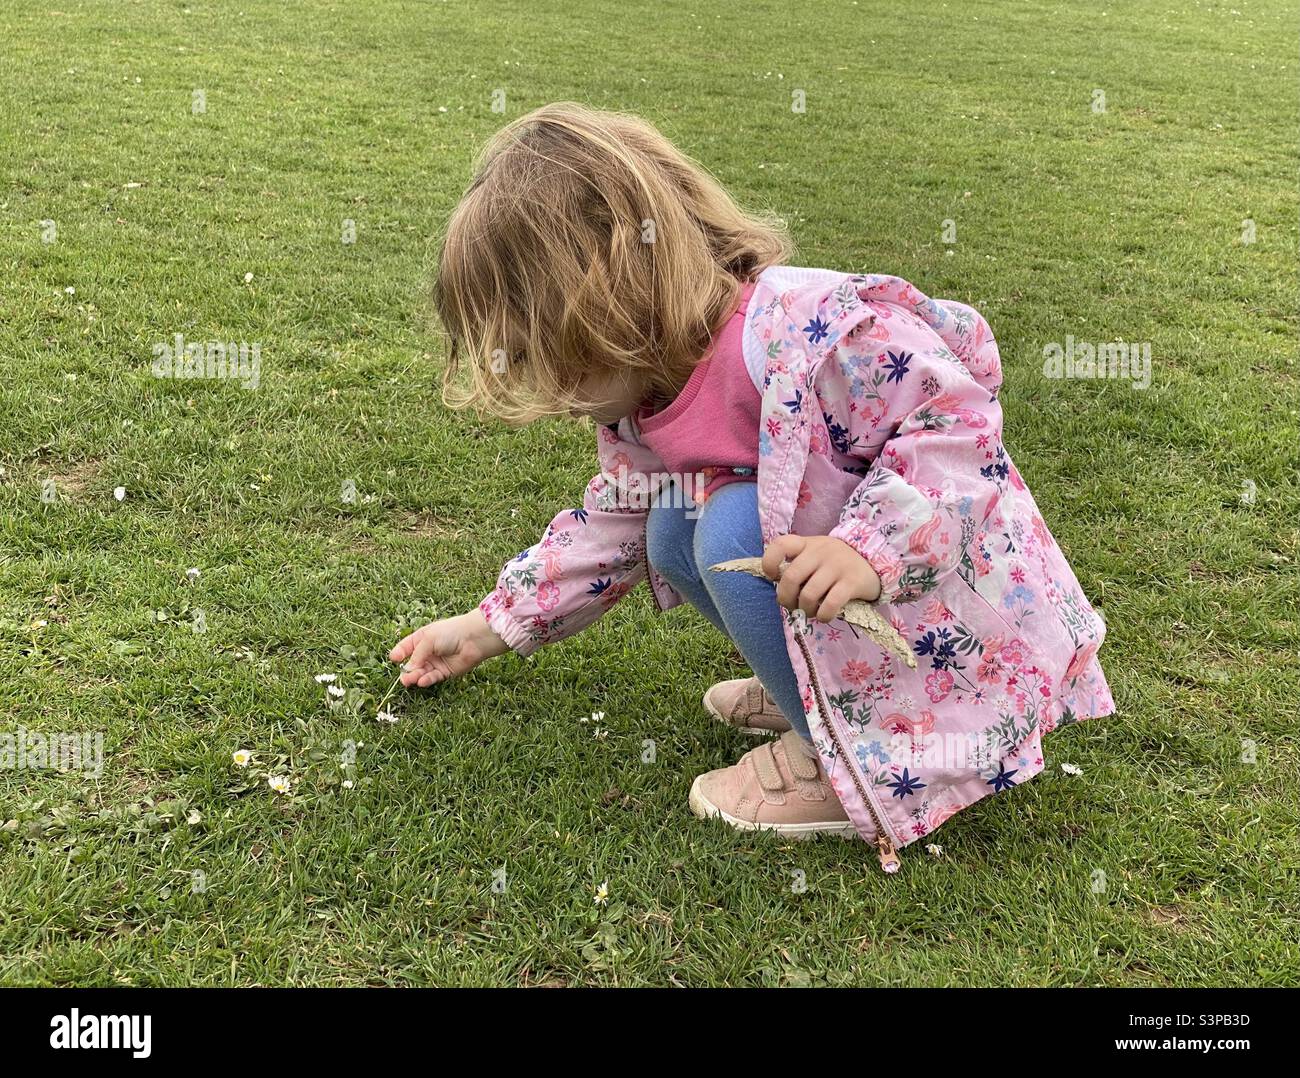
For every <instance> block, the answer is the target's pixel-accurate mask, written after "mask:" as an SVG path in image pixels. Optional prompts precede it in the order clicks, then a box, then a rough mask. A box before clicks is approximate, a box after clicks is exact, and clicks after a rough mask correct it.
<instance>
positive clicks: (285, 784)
mask: <svg viewBox="0 0 1300 1078" xmlns="http://www.w3.org/2000/svg"><path fill="white" fill-rule="evenodd" d="M266 784H267V785H268V786H269V787H271V789H272V790H274V791H275V792H276V793H278V794H287V793H288V792H289V776H288V775H270V776H268V777H267V780H266Z"/></svg>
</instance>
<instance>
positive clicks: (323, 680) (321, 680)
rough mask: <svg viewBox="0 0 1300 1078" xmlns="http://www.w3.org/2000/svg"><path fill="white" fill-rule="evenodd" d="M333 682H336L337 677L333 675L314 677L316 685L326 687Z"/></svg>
mask: <svg viewBox="0 0 1300 1078" xmlns="http://www.w3.org/2000/svg"><path fill="white" fill-rule="evenodd" d="M335 680H337V677H336V675H334V674H317V675H316V684H317V685H328V684H329V683H330V682H331V681H335Z"/></svg>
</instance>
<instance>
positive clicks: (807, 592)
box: [799, 566, 839, 618]
mask: <svg viewBox="0 0 1300 1078" xmlns="http://www.w3.org/2000/svg"><path fill="white" fill-rule="evenodd" d="M838 580H839V577H838V576H837V575H836V572H835V570H834V569H832V568H830V567H829V566H822V567H821V568H819V569H818V570H817V571H816V572H815V573H813V575H812V576H810V577H809V578H808V582H807V583H806V584H804V586H803V589H802V590H801V591H800V592H799V609H800V610H802V611H803V612H804V613H805V614H807V615H808V616H809V617H810V618H811V617H812V616H813V615H815V614H816V613H817V611H818V610H819V609H820V608H821V605H822V602H823V601H824V600H825V598H826V596H827V595H828V594H829V593H830V590H831V588H833V587H834V586H835V584H836V583H837V582H838Z"/></svg>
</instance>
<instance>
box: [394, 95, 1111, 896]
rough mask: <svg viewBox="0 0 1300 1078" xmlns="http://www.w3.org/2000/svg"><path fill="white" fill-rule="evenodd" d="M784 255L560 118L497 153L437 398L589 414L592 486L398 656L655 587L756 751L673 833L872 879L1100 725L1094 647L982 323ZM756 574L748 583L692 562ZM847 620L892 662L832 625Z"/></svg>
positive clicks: (774, 233) (550, 629) (664, 172)
mask: <svg viewBox="0 0 1300 1078" xmlns="http://www.w3.org/2000/svg"><path fill="white" fill-rule="evenodd" d="M790 250H791V248H790V244H789V241H788V238H787V236H786V235H785V233H784V231H783V230H782V228H781V226H780V225H779V224H778V223H775V222H773V221H771V220H768V219H766V218H763V217H758V216H754V215H751V214H747V213H745V212H742V211H741V210H740V209H739V208H738V207H737V206H736V204H735V203H734V202H733V201H732V200H731V198H730V197H729V196H728V195H727V193H726V192H725V191H724V190H723V189H722V188H721V187H720V186H719V185H718V183H717V182H716V181H715V180H714V179H713V178H712V177H711V176H710V175H709V174H708V173H707V172H705V171H704V169H703V168H701V167H700V166H699V165H698V164H696V163H695V162H694V161H692V160H691V159H690V158H688V157H686V156H685V155H683V154H682V153H681V152H680V151H678V150H677V149H676V148H675V147H673V146H672V144H671V143H669V142H668V141H667V140H666V139H664V138H663V137H662V136H661V135H660V134H659V133H658V132H657V131H656V130H655V129H654V128H653V127H652V126H651V125H649V124H648V123H646V122H644V121H642V120H639V119H636V118H633V117H629V116H626V115H622V114H617V113H610V112H601V111H595V110H591V109H587V108H583V107H581V106H578V105H573V104H558V105H549V106H546V107H544V108H540V109H537V110H536V111H534V112H533V113H531V114H529V115H527V116H524V117H523V118H521V119H519V120H517V121H515V122H513V123H511V124H510V125H508V126H507V127H505V128H504V129H503V130H501V131H500V132H499V133H498V134H497V135H496V136H495V137H494V138H493V139H492V140H491V142H490V143H489V145H488V146H487V147H486V149H485V151H484V153H483V154H482V156H481V158H480V160H479V161H478V162H476V169H475V178H474V181H473V183H471V184H470V187H469V190H468V191H467V192H466V194H465V196H464V198H463V199H462V200H461V202H460V205H459V206H457V208H456V210H455V213H454V214H453V215H452V218H451V220H450V222H449V224H448V226H447V231H446V236H445V240H444V242H443V246H442V252H441V259H440V264H439V267H438V272H437V281H436V285H435V300H436V304H437V307H438V312H439V315H440V318H441V321H442V323H443V325H444V327H445V329H446V331H447V334H448V337H449V364H448V368H447V374H446V379H445V381H444V399H445V400H446V402H447V404H448V405H449V406H452V407H463V406H465V405H467V404H473V405H475V406H477V407H480V408H485V409H487V410H489V411H490V412H492V413H494V414H496V415H498V416H500V417H501V418H503V419H505V420H506V421H507V422H509V423H512V424H519V423H525V422H529V421H531V420H534V419H537V418H539V417H542V416H548V415H550V416H564V415H568V416H572V417H584V416H585V417H590V418H592V419H594V420H595V421H596V424H597V428H596V429H597V436H598V437H597V453H598V457H599V461H600V473H599V474H598V475H596V476H595V477H594V478H593V479H592V480H591V482H590V483H589V484H588V485H587V489H586V494H585V497H584V499H583V504H582V508H580V509H571V510H565V511H564V512H561V513H560V514H558V515H557V516H556V517H555V518H554V519H553V520H552V521H551V523H550V526H549V527H548V528H547V530H546V534H545V535H544V536H543V537H542V539H541V540H540V542H538V543H537V544H536V545H535V546H533V547H530V548H529V549H528V550H525V551H523V553H521V554H519V555H518V556H517V557H515V558H514V559H512V560H511V561H510V562H508V563H507V564H506V566H505V567H504V568H503V569H502V571H501V574H500V577H499V578H498V580H497V583H496V587H495V588H494V589H493V591H492V592H491V593H490V594H488V595H487V596H486V597H485V598H484V599H483V601H482V602H481V603H480V604H479V606H478V608H477V609H476V610H473V611H470V612H469V613H466V614H462V615H460V616H458V617H453V618H447V619H444V620H441V621H437V622H433V623H432V624H430V625H426V626H425V627H424V628H422V629H420V630H418V631H417V632H415V633H412V634H411V635H410V636H408V637H407V638H406V639H404V640H402V641H401V642H400V643H399V644H398V645H397V646H396V648H394V649H393V652H392V656H391V657H392V659H393V661H395V662H401V663H404V664H405V671H404V673H403V674H402V678H401V680H402V683H403V684H404V685H409V686H421V687H424V686H428V685H433V684H436V683H438V682H441V681H443V680H445V679H447V678H449V677H454V676H456V675H458V674H462V673H464V672H466V671H468V670H470V669H471V668H473V667H474V666H476V665H477V664H478V663H480V662H482V661H483V660H484V659H487V658H489V657H490V656H493V655H499V654H502V653H504V652H505V651H507V650H510V649H513V650H514V651H516V652H517V653H518V654H520V655H522V656H527V655H529V654H531V653H532V652H533V651H535V650H536V649H537V648H538V647H539V646H540V645H542V644H549V643H553V642H555V641H558V640H562V639H564V638H565V637H569V636H573V635H574V634H575V633H577V632H578V631H579V630H581V629H583V628H585V627H586V626H588V625H590V624H591V623H592V622H593V621H595V620H596V619H597V618H599V617H600V616H601V615H602V614H604V613H605V612H606V611H608V610H609V609H610V607H612V606H613V605H614V604H615V603H616V602H617V601H618V600H619V599H620V598H622V597H623V596H624V595H626V594H627V593H628V592H629V591H630V590H631V589H632V588H633V587H634V586H635V585H636V583H637V582H638V581H640V580H642V579H648V581H649V584H650V588H651V592H652V594H653V596H654V599H655V603H656V607H657V609H658V610H661V611H662V610H666V609H668V608H670V607H672V606H675V605H677V604H679V603H682V602H683V601H685V602H689V603H690V604H691V605H692V606H694V607H695V608H696V609H697V610H698V611H699V612H700V613H701V614H703V615H704V616H705V617H706V618H708V619H709V621H711V622H712V623H713V624H714V625H715V626H717V628H718V630H719V632H721V633H723V634H725V635H726V636H727V637H729V638H730V639H731V640H732V641H733V642H734V643H735V645H736V646H737V647H738V648H739V650H740V652H741V653H742V654H743V655H744V656H745V658H746V660H747V661H748V663H749V664H750V667H751V668H752V670H753V671H754V673H755V674H756V677H753V678H750V679H746V680H739V681H724V682H721V683H720V684H717V685H714V686H713V687H712V688H710V689H709V690H708V692H707V693H706V694H705V695H704V707H705V708H706V709H707V710H708V711H709V712H710V713H711V714H712V715H713V716H715V717H716V718H718V719H721V720H722V721H724V722H728V723H730V724H732V725H734V726H736V727H738V728H740V729H742V730H745V731H747V732H751V733H754V734H756V735H760V736H762V735H776V736H775V737H774V738H772V739H770V740H766V741H764V743H762V744H760V745H759V746H758V747H757V748H755V749H753V750H751V751H750V752H748V753H746V754H745V755H744V756H742V757H741V759H740V760H739V762H738V763H736V764H734V765H732V766H731V767H725V768H721V769H719V770H716V771H710V772H708V773H707V774H704V775H700V776H699V777H698V778H696V779H695V781H694V783H693V785H692V786H691V791H690V797H689V804H690V807H691V810H692V811H693V812H694V813H695V814H696V815H698V816H714V817H720V818H722V819H723V820H725V821H726V822H727V823H729V824H731V825H732V826H733V827H737V828H741V829H759V828H761V829H770V830H775V831H778V832H781V833H783V834H786V835H791V836H801V835H807V834H811V833H814V832H819V831H829V832H836V833H841V834H845V835H861V836H862V837H863V838H864V839H866V840H867V841H869V842H871V843H873V844H874V845H875V846H876V847H877V849H878V851H879V855H880V861H881V865H882V866H883V867H884V869H885V870H886V871H890V872H892V871H896V870H897V868H898V866H899V860H898V850H899V848H901V847H903V846H906V845H907V844H909V843H911V842H913V841H915V840H916V839H918V838H921V837H923V836H926V835H929V834H930V833H931V832H932V831H934V829H935V828H937V827H938V826H939V825H940V824H942V823H943V822H944V821H945V820H946V819H948V818H949V817H950V816H952V815H953V814H954V813H956V812H958V811H960V810H961V809H963V808H965V807H966V806H967V805H970V804H972V803H973V802H975V801H978V800H979V799H981V798H983V797H985V796H986V795H988V794H991V793H997V792H1000V791H1003V790H1007V789H1010V788H1011V787H1013V786H1016V785H1018V784H1020V783H1022V782H1024V781H1025V780H1026V779H1029V778H1032V777H1033V776H1034V775H1036V774H1038V772H1039V771H1041V770H1042V768H1043V750H1042V745H1041V738H1042V735H1043V734H1045V733H1047V732H1049V731H1051V730H1052V729H1054V728H1055V727H1057V726H1061V725H1064V724H1066V723H1072V722H1076V721H1078V720H1080V719H1086V718H1090V717H1093V716H1098V715H1106V714H1109V713H1111V712H1112V711H1113V710H1114V705H1113V703H1112V701H1111V696H1110V693H1109V691H1108V688H1107V685H1106V680H1105V677H1104V676H1103V674H1102V670H1101V667H1100V666H1099V664H1098V662H1097V659H1096V652H1097V648H1098V646H1099V645H1100V644H1101V641H1102V637H1103V635H1104V631H1105V630H1104V626H1103V624H1102V621H1101V619H1100V618H1099V617H1098V616H1097V614H1096V613H1094V611H1093V609H1092V607H1091V606H1090V605H1089V604H1088V601H1087V599H1086V598H1085V597H1084V595H1083V593H1082V591H1081V590H1080V588H1079V584H1078V581H1077V580H1076V579H1075V577H1074V574H1073V573H1072V572H1071V570H1070V567H1069V565H1068V564H1067V562H1066V560H1065V557H1064V555H1063V554H1062V552H1061V549H1060V548H1059V547H1058V546H1057V544H1056V542H1055V540H1054V539H1053V538H1052V535H1051V533H1050V532H1049V531H1048V529H1047V526H1046V525H1045V524H1044V522H1043V519H1042V517H1041V516H1040V515H1039V512H1038V509H1037V507H1036V506H1035V504H1034V500H1033V498H1032V497H1031V496H1030V493H1029V491H1028V489H1027V488H1026V487H1025V484H1024V481H1023V480H1022V479H1021V477H1020V474H1019V473H1018V472H1017V471H1016V468H1015V466H1014V465H1013V464H1012V463H1011V458H1010V457H1009V456H1008V455H1007V452H1006V450H1005V448H1004V447H1003V445H1002V413H1001V409H1000V408H999V405H998V398H997V391H998V387H999V384H1000V382H1001V368H1000V364H999V359H998V350H997V346H996V344H995V343H994V340H993V336H992V334H991V332H990V330H989V327H988V325H987V323H986V322H985V320H984V318H983V317H982V316H981V315H980V314H979V313H978V312H976V311H975V310H973V309H972V308H970V307H968V306H966V305H964V304H961V303H956V302H953V301H951V300H932V299H930V298H928V297H927V296H925V295H923V294H922V293H921V292H919V291H918V290H917V289H916V288H914V287H913V286H912V285H910V284H908V283H907V282H906V281H903V280H900V279H899V278H897V277H886V276H880V275H877V274H866V275H861V274H847V273H837V272H834V271H832V270H819V269H799V268H792V267H790V266H788V265H786V264H785V263H786V262H787V260H788V257H789V255H790ZM460 371H466V372H467V374H468V385H458V384H457V381H456V378H457V375H458V372H460ZM511 466H512V467H518V468H522V467H526V462H525V461H518V462H514V463H513V464H512V465H511ZM744 557H761V558H762V568H763V572H764V574H765V576H766V578H767V579H764V578H763V577H760V576H753V575H748V574H746V573H743V572H715V571H712V570H711V569H710V567H711V566H713V565H716V564H717V563H719V562H722V561H726V560H729V559H733V558H744ZM774 582H775V586H774ZM855 599H856V600H866V601H869V602H874V603H876V604H877V609H878V611H879V612H880V613H881V614H883V615H884V617H885V618H886V619H887V620H888V621H889V622H890V623H891V624H892V625H893V627H894V628H895V629H896V630H897V631H898V632H899V633H900V634H901V636H902V638H903V640H904V641H905V643H906V647H905V648H904V649H902V650H901V652H896V651H894V650H891V649H890V648H887V647H882V646H880V645H879V644H877V643H876V642H875V640H874V638H871V637H868V636H867V635H866V634H865V633H863V632H861V631H860V630H859V629H858V628H857V627H856V626H855V625H853V624H851V623H850V622H847V621H845V620H844V619H843V618H842V617H841V614H842V613H843V610H844V606H845V604H846V603H847V602H849V601H850V600H855ZM904 655H905V656H906V658H903V656H904Z"/></svg>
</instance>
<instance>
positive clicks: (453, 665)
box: [388, 610, 510, 689]
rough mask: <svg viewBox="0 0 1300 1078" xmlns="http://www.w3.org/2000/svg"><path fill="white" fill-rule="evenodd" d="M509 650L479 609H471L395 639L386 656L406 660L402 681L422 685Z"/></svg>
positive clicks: (396, 659)
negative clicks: (394, 645) (391, 648)
mask: <svg viewBox="0 0 1300 1078" xmlns="http://www.w3.org/2000/svg"><path fill="white" fill-rule="evenodd" d="M509 650H510V648H509V647H508V646H507V645H506V642H505V641H504V640H502V639H501V637H499V636H497V634H496V633H494V632H493V631H492V630H491V629H490V628H489V627H488V623H487V619H486V618H484V617H483V613H482V611H480V610H471V611H470V612H469V613H468V614H460V615H458V616H457V617H454V618H443V619H442V620H441V621H431V622H429V624H428V625H425V626H424V627H423V628H420V629H416V630H415V632H413V633H411V635H410V636H407V637H405V638H403V639H402V640H400V641H399V642H398V644H397V646H396V647H395V648H393V650H392V651H391V652H389V654H388V658H389V659H390V660H392V661H393V662H395V663H404V664H405V665H404V667H403V668H402V674H401V678H400V680H401V682H402V684H403V685H405V686H407V687H408V688H410V687H412V686H416V687H419V688H421V689H423V688H427V687H428V686H430V685H436V684H437V683H438V682H440V681H445V680H447V678H453V677H459V676H460V675H461V674H466V673H468V672H469V671H471V670H473V669H474V667H476V666H478V664H479V663H481V662H482V661H483V660H484V659H490V658H492V656H494V655H504V654H505V653H506V652H507V651H509Z"/></svg>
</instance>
